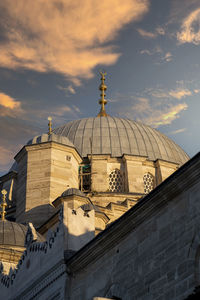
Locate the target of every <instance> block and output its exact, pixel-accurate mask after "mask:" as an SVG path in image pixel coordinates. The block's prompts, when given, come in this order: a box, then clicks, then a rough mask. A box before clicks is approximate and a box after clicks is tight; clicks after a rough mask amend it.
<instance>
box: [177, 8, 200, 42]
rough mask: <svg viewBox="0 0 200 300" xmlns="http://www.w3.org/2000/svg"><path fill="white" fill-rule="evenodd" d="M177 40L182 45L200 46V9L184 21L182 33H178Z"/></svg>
mask: <svg viewBox="0 0 200 300" xmlns="http://www.w3.org/2000/svg"><path fill="white" fill-rule="evenodd" d="M177 39H178V41H179V42H180V43H181V44H184V43H192V44H195V45H199V44H200V8H197V9H195V10H193V11H192V12H191V13H190V14H189V15H188V16H187V17H186V18H185V19H184V20H183V23H182V25H181V29H180V32H178V33H177Z"/></svg>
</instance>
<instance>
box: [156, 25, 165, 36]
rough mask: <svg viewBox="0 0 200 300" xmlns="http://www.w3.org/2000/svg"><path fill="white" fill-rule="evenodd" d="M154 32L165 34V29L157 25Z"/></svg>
mask: <svg viewBox="0 0 200 300" xmlns="http://www.w3.org/2000/svg"><path fill="white" fill-rule="evenodd" d="M156 32H157V34H159V35H165V29H164V28H163V27H161V26H159V27H157V28H156Z"/></svg>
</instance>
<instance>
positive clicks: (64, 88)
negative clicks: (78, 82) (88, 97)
mask: <svg viewBox="0 0 200 300" xmlns="http://www.w3.org/2000/svg"><path fill="white" fill-rule="evenodd" d="M57 88H58V89H59V90H61V91H64V92H65V94H66V96H68V95H69V93H70V94H73V95H74V94H76V90H75V88H74V87H73V86H72V85H71V84H70V85H69V86H68V87H62V86H60V85H58V86H57Z"/></svg>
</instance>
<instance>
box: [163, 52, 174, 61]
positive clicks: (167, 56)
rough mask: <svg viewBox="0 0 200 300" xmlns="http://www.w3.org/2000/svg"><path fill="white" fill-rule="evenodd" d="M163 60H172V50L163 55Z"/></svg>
mask: <svg viewBox="0 0 200 300" xmlns="http://www.w3.org/2000/svg"><path fill="white" fill-rule="evenodd" d="M163 60H164V61H166V62H170V61H172V54H171V52H167V53H166V54H165V56H164V57H163Z"/></svg>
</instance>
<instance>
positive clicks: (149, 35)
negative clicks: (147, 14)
mask: <svg viewBox="0 0 200 300" xmlns="http://www.w3.org/2000/svg"><path fill="white" fill-rule="evenodd" d="M137 31H138V33H139V34H140V35H141V36H142V37H144V38H149V39H155V38H156V37H157V34H156V33H153V32H150V31H146V30H144V29H141V28H138V29H137Z"/></svg>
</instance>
